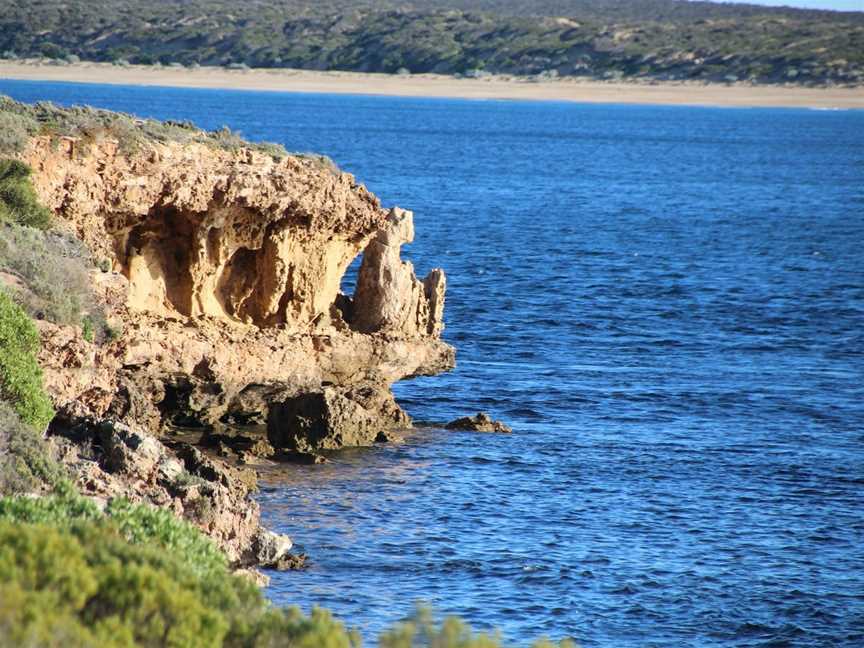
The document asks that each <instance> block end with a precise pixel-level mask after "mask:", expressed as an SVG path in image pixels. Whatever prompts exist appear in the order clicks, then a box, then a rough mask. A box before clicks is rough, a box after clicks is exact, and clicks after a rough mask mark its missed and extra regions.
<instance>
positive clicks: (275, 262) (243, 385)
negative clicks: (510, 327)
mask: <svg viewBox="0 0 864 648" xmlns="http://www.w3.org/2000/svg"><path fill="white" fill-rule="evenodd" d="M24 157H25V160H26V161H27V162H28V163H29V164H30V165H31V166H32V167H33V169H34V175H33V178H34V185H35V187H36V189H37V192H38V193H39V196H40V198H41V199H42V200H43V201H44V202H45V204H47V205H48V206H50V207H51V208H52V209H53V210H54V212H55V214H56V216H57V219H58V221H60V222H61V223H63V224H65V225H66V226H68V227H69V228H71V229H73V230H74V231H75V232H76V234H77V235H78V236H79V237H80V238H81V239H82V240H83V241H84V242H85V243H86V244H87V245H88V246H89V247H90V248H91V249H92V250H93V252H94V256H95V257H96V258H97V259H104V260H106V261H107V265H109V266H110V267H112V268H113V270H114V271H113V272H110V273H107V274H102V273H94V275H95V276H94V286H95V287H96V289H97V291H98V292H99V293H100V295H101V297H102V298H103V301H104V302H105V303H106V304H107V305H108V310H109V314H110V315H111V316H112V317H113V318H115V319H117V320H119V321H120V323H121V327H122V329H123V333H122V335H121V336H120V339H119V340H118V341H117V342H114V343H112V344H111V345H109V346H108V347H107V348H106V347H97V346H95V345H91V344H89V343H86V342H85V341H83V339H81V338H80V336H78V335H77V334H76V333H75V332H74V331H71V330H65V331H64V330H59V329H54V328H52V327H51V326H50V325H46V326H45V327H43V338H44V339H45V342H46V344H45V350H44V351H43V354H42V357H41V359H42V361H43V364H44V366H45V372H46V378H47V382H48V385H49V390H50V391H51V392H52V394H53V395H54V398H55V401H56V402H57V404H58V407H59V408H60V410H61V413H65V414H69V415H72V414H74V415H76V416H89V417H91V418H94V419H98V418H100V417H105V416H107V417H110V418H112V419H114V420H118V421H125V422H130V423H135V424H139V425H144V426H145V428H146V429H148V430H150V431H152V432H158V430H159V429H160V427H162V426H164V425H166V424H172V423H173V424H181V425H192V426H211V425H214V424H216V423H218V422H220V421H224V422H238V423H243V422H264V421H267V420H268V413H269V409H270V406H271V404H272V403H284V402H287V401H290V400H291V399H293V398H296V397H298V396H301V395H302V394H308V393H314V392H320V391H321V388H322V386H324V385H327V384H331V385H334V386H337V387H340V388H354V387H361V386H362V387H365V388H370V389H373V390H378V391H382V392H386V393H389V385H390V384H392V383H393V382H394V381H397V380H401V379H403V378H406V377H411V376H416V375H432V374H436V373H440V372H441V371H446V370H448V369H449V368H451V367H452V366H453V364H454V353H453V349H452V348H451V347H449V346H448V345H447V344H445V343H444V342H442V341H441V340H440V337H439V336H440V332H441V329H442V327H443V324H442V315H443V304H444V289H445V283H446V280H445V278H444V274H443V272H442V271H441V270H433V271H432V272H431V273H430V275H429V276H428V277H427V278H426V279H425V280H424V281H423V282H420V281H418V280H417V279H416V278H415V277H414V272H413V268H412V267H411V264H409V263H405V262H402V261H401V260H400V258H399V250H400V246H401V245H402V244H404V243H407V242H410V241H411V240H412V239H413V222H412V217H411V213H410V212H406V211H403V210H400V209H393V210H390V211H389V212H388V211H386V210H384V209H382V208H381V207H380V205H379V203H378V200H377V199H376V198H375V197H374V196H372V195H371V194H370V193H369V192H368V191H366V189H365V188H364V187H362V186H360V185H358V184H357V183H356V182H355V181H354V178H353V177H352V176H350V175H348V174H340V175H334V174H333V173H332V172H330V171H329V170H327V169H324V168H321V167H319V166H317V165H316V164H315V163H313V162H311V161H307V160H301V159H299V158H293V157H288V158H286V159H284V160H282V161H281V162H275V161H274V160H272V159H271V158H269V157H267V156H264V155H260V154H258V153H253V152H250V151H247V150H242V149H241V150H239V151H236V152H228V151H222V150H214V149H212V148H208V147H206V146H204V145H200V144H190V145H180V144H176V143H168V144H156V143H154V144H152V146H151V147H150V148H149V149H147V150H145V151H143V152H141V153H138V154H136V155H134V156H131V157H129V156H125V155H122V154H120V153H119V152H118V150H117V146H116V144H115V143H114V142H111V141H103V142H97V143H95V144H92V145H91V146H90V147H89V149H88V152H87V154H86V155H85V156H84V157H81V156H80V155H79V154H78V153H76V148H75V143H74V141H71V140H62V141H61V142H60V145H59V147H58V146H57V145H56V142H55V143H53V144H52V143H51V142H49V140H48V139H47V138H35V139H34V140H33V141H32V142H31V145H30V147H29V148H28V150H27V152H26V154H25V156H24ZM364 250H365V252H364ZM361 252H363V262H362V264H361V271H360V278H359V282H358V288H357V291H356V293H355V295H354V296H353V297H352V296H347V295H342V294H341V293H340V282H341V280H342V277H343V275H344V273H345V270H346V268H347V267H348V265H349V264H350V263H351V261H352V260H353V259H354V258H355V257H356V256H357V255H358V254H360V253H361ZM365 436H366V435H343V438H344V439H345V440H346V441H347V440H348V439H356V440H359V439H360V438H364V439H365Z"/></svg>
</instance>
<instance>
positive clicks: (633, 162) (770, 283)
mask: <svg viewBox="0 0 864 648" xmlns="http://www.w3.org/2000/svg"><path fill="white" fill-rule="evenodd" d="M0 92H5V93H7V94H10V95H12V96H14V97H16V98H21V99H26V100H34V99H52V100H56V101H59V102H62V103H70V102H81V103H90V104H95V105H98V106H104V107H108V108H114V109H120V110H126V111H134V112H137V113H139V114H144V115H152V116H155V117H161V118H168V117H170V118H175V119H192V120H194V121H196V122H198V123H199V124H200V125H202V126H205V127H216V126H220V125H222V124H229V125H230V126H232V127H234V128H237V129H239V130H241V131H242V132H243V133H244V134H246V135H247V136H248V137H250V138H252V139H267V140H275V141H279V142H282V143H284V144H286V146H287V147H288V148H289V149H292V150H298V151H319V152H323V153H326V154H328V155H330V156H332V157H333V158H334V159H335V160H336V161H337V162H338V163H339V164H340V165H341V166H342V167H343V168H345V169H346V170H349V171H351V172H353V173H355V174H356V175H357V176H358V177H360V178H361V179H362V180H364V181H365V182H366V183H367V184H368V186H369V187H370V188H371V189H372V190H373V191H375V192H376V193H377V194H378V195H379V196H381V198H382V200H383V201H384V203H385V204H387V205H393V204H398V205H400V206H403V207H406V208H410V209H413V210H414V211H415V219H416V229H417V240H416V242H415V243H414V244H413V245H412V246H411V247H410V248H408V249H406V254H407V255H408V256H410V258H411V259H412V260H413V261H414V263H415V265H416V266H417V267H418V269H419V271H420V272H421V273H425V272H426V271H427V270H428V269H429V268H430V267H432V266H433V265H441V266H443V267H444V268H446V270H447V271H448V273H449V292H448V296H447V308H446V314H447V330H446V337H447V339H448V340H449V341H450V342H452V343H453V344H454V345H456V346H457V347H458V349H459V367H458V369H457V370H456V371H455V372H453V373H452V374H449V375H446V376H441V377H437V378H432V379H423V380H418V381H415V382H412V383H405V384H401V385H399V386H397V394H398V397H399V398H400V401H401V402H402V403H403V405H404V406H405V407H406V408H407V409H408V411H409V412H410V413H411V414H412V415H414V416H415V417H416V418H418V419H425V420H447V419H449V418H452V417H454V416H456V415H461V414H464V413H470V412H473V411H476V410H478V409H485V410H489V411H490V412H492V413H493V414H494V415H495V416H497V417H501V418H503V419H505V420H506V421H508V422H509V423H511V424H512V425H513V427H514V428H515V432H514V434H513V435H510V436H503V435H502V436H491V435H473V434H469V433H446V432H442V431H434V430H431V431H424V432H422V433H420V434H418V435H417V436H416V437H414V438H413V439H411V440H410V441H409V443H407V444H406V445H402V446H394V447H381V448H375V449H370V450H362V451H351V452H345V453H343V454H341V455H338V456H337V457H335V458H334V460H333V461H332V462H331V463H330V464H328V465H325V466H314V467H301V468H292V469H290V470H289V471H287V474H285V475H284V477H283V478H282V479H280V480H279V481H277V482H274V483H273V484H270V485H268V486H267V487H266V488H265V490H264V492H263V493H262V496H261V502H262V505H263V507H264V510H265V513H266V516H267V518H268V520H269V521H270V522H271V523H272V524H273V525H275V526H277V527H279V529H280V530H282V531H286V532H288V533H290V534H291V535H292V536H293V537H294V538H295V540H296V542H297V543H298V544H300V545H301V546H302V548H304V549H305V550H306V551H308V552H309V554H311V557H312V567H311V569H309V570H308V571H307V572H303V573H288V574H275V575H274V578H273V585H272V587H271V588H270V590H269V593H270V595H271V596H272V597H273V598H274V599H275V600H276V601H278V602H280V603H299V604H301V605H302V606H303V607H306V608H308V607H309V606H310V605H312V604H314V603H317V604H321V605H324V606H326V607H328V608H331V609H333V610H334V611H336V613H337V614H339V615H340V616H342V617H343V618H344V619H346V620H348V622H349V623H350V624H353V625H357V626H359V627H360V628H361V629H362V630H363V631H364V633H365V634H366V636H367V638H370V639H371V638H372V637H374V636H375V632H376V631H377V630H378V629H380V628H381V627H382V626H383V625H386V624H389V623H390V622H392V621H394V620H396V619H398V618H399V617H400V616H402V615H403V614H404V613H405V612H406V611H408V610H409V608H410V607H411V605H412V602H413V601H414V600H416V599H425V600H429V601H432V602H434V603H435V605H436V606H437V607H438V609H440V610H442V611H444V612H448V613H449V612H453V613H458V614H461V615H463V616H465V617H467V618H468V619H469V620H470V621H472V623H474V624H475V625H476V626H478V627H483V628H489V627H499V628H501V629H502V630H503V631H504V633H505V635H506V636H508V637H510V638H512V639H514V640H516V641H518V642H522V643H524V642H527V640H528V639H530V638H533V637H536V636H539V635H541V634H547V635H550V636H552V637H556V638H560V637H563V636H572V637H575V638H576V639H578V640H579V641H580V642H581V643H582V644H583V645H584V646H589V647H590V646H603V647H606V646H609V647H613V646H614V647H624V646H808V647H812V646H861V645H864V112H824V111H809V110H714V109H704V108H663V107H628V106H588V105H572V104H570V105H568V104H552V103H548V104H539V103H538V104H530V103H513V102H468V101H443V100H416V99H411V100H408V99H388V98H364V97H345V96H339V97H337V96H315V95H283V94H264V93H231V92H218V91H185V90H154V89H132V88H118V87H108V86H101V87H100V86H73V85H60V84H41V83H22V82H5V81H3V82H0ZM370 643H371V642H370Z"/></svg>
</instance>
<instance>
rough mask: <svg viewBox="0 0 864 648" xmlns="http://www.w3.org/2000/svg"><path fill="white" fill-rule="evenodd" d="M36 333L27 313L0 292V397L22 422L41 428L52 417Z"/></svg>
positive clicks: (43, 427)
mask: <svg viewBox="0 0 864 648" xmlns="http://www.w3.org/2000/svg"><path fill="white" fill-rule="evenodd" d="M38 351H39V334H38V333H37V331H36V327H34V326H33V322H31V321H30V318H29V317H27V314H26V313H25V312H24V311H23V310H21V308H20V307H19V306H18V305H17V304H16V303H15V302H14V301H12V299H11V298H10V297H9V295H7V294H6V293H4V292H2V291H0V400H4V401H6V402H7V403H9V405H10V406H11V407H12V409H13V410H15V412H16V413H17V414H18V416H20V417H21V420H22V421H23V422H24V423H27V424H29V425H32V426H33V427H35V428H36V429H37V430H40V431H41V430H44V429H45V427H47V425H48V423H49V422H50V421H51V419H52V418H53V417H54V410H53V409H52V407H51V401H50V400H49V398H48V396H47V395H46V394H45V392H44V391H43V389H42V370H41V369H40V368H39V364H38V363H37V362H36V354H37V353H38Z"/></svg>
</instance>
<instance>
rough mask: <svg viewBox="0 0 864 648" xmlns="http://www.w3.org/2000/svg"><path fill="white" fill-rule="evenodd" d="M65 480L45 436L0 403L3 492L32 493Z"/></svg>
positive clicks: (0, 476)
mask: <svg viewBox="0 0 864 648" xmlns="http://www.w3.org/2000/svg"><path fill="white" fill-rule="evenodd" d="M64 477H65V473H64V471H63V469H62V468H61V467H60V465H59V464H58V463H57V462H56V461H55V460H54V459H53V458H52V457H51V453H50V452H49V450H48V446H47V444H46V443H45V440H44V439H43V438H42V435H40V434H39V433H38V432H37V431H36V430H34V429H33V428H32V427H31V426H29V425H27V424H26V423H24V422H23V421H22V420H21V419H20V418H19V417H18V414H17V413H16V412H15V411H14V410H13V409H12V408H11V407H10V406H9V404H8V403H4V402H2V401H0V493H11V494H15V493H30V492H34V491H37V490H39V489H40V488H41V487H42V486H43V484H44V485H48V486H51V487H58V486H59V485H60V484H61V482H62V481H63V479H64Z"/></svg>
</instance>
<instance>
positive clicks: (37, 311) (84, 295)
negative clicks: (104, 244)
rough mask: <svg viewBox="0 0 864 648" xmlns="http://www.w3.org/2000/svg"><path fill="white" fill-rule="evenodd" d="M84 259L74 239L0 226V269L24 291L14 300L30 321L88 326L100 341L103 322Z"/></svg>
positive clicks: (82, 247)
mask: <svg viewBox="0 0 864 648" xmlns="http://www.w3.org/2000/svg"><path fill="white" fill-rule="evenodd" d="M89 262H90V260H89V254H88V253H87V251H86V250H85V248H84V246H83V245H82V244H81V243H80V242H79V241H78V240H77V239H75V238H73V237H71V236H69V235H66V234H63V233H62V232H59V231H55V230H51V231H47V232H43V231H41V230H37V229H33V228H32V227H21V226H16V225H6V226H0V270H5V271H6V272H9V273H12V274H13V275H14V276H15V277H17V278H18V279H20V281H21V283H22V284H24V286H25V288H26V289H25V290H20V291H18V292H17V293H16V294H15V295H14V296H15V299H16V301H17V302H19V303H20V304H21V305H22V306H23V307H24V308H25V310H26V311H27V312H28V313H29V314H30V316H31V317H34V318H39V319H47V320H48V321H51V322H54V323H56V324H64V325H73V326H77V325H81V326H82V327H85V336H86V334H87V331H86V327H88V326H89V328H90V329H91V333H92V334H93V338H94V339H95V338H98V339H101V338H102V337H103V336H104V329H105V326H106V324H105V317H104V314H103V313H102V310H101V308H100V307H99V306H98V304H97V303H96V299H95V297H94V295H93V292H92V289H91V286H90V279H89V276H88V273H87V268H88V264H89Z"/></svg>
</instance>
